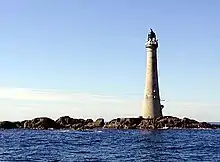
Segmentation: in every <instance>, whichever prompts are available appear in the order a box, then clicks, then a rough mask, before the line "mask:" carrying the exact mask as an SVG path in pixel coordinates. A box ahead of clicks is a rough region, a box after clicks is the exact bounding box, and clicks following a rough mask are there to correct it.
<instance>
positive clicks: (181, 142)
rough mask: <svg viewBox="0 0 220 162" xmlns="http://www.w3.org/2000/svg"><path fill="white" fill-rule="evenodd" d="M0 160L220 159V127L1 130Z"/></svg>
mask: <svg viewBox="0 0 220 162" xmlns="http://www.w3.org/2000/svg"><path fill="white" fill-rule="evenodd" d="M0 161H51V162H52V161H54V162H55V161H64V162H68V161H97V162H98V161H104V162H108V161H138V162H139V161H150V162H151V161H220V130H157V131H141V130H96V131H95V130H94V131H68V130H66V131H65V130H0Z"/></svg>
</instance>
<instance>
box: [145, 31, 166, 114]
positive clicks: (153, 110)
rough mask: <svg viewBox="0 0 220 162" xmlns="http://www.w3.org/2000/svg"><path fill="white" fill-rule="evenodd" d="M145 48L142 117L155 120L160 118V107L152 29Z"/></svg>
mask: <svg viewBox="0 0 220 162" xmlns="http://www.w3.org/2000/svg"><path fill="white" fill-rule="evenodd" d="M145 47H146V51H147V66H146V81H145V91H144V102H143V112H142V113H143V114H142V115H143V117H144V118H157V117H159V116H162V105H161V103H160V94H159V84H158V71H157V48H158V40H157V39H156V34H155V33H154V32H153V31H152V29H151V31H150V33H149V34H148V38H147V40H146V43H145Z"/></svg>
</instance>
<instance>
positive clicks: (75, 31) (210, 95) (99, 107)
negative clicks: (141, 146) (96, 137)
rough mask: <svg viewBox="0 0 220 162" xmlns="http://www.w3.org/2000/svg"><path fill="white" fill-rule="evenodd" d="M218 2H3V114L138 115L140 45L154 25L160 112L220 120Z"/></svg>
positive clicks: (142, 67)
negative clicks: (156, 45) (161, 109)
mask: <svg viewBox="0 0 220 162" xmlns="http://www.w3.org/2000/svg"><path fill="white" fill-rule="evenodd" d="M219 6H220V2H219V1H217V0H213V1H212V3H210V2H208V1H205V0H200V1H190V0H185V1H176V0H169V1H148V0H139V1H133V0H120V1H116V0H112V1H110V0H109V1H101V0H93V1H89V0H65V1H58V0H47V1H45V0H32V1H30V0H19V1H17V0H7V1H1V2H0V44H1V45H0V78H1V79H0V111H1V113H0V120H22V119H24V118H33V117H35V116H49V117H52V118H57V117H59V116H61V115H70V116H72V117H86V118H87V117H91V118H97V117H100V116H101V117H105V118H106V119H110V118H113V117H118V116H138V115H140V113H141V100H142V99H143V92H144V90H143V88H144V82H145V66H146V51H145V47H144V43H145V38H146V36H147V33H148V31H149V28H153V29H154V30H155V32H156V34H157V37H158V39H159V49H158V59H159V80H160V90H161V97H162V99H165V100H166V102H165V103H164V104H165V109H164V115H175V116H179V117H184V116H188V117H192V118H196V119H198V120H206V121H220V118H219V114H220V101H219V89H220V84H219V83H220V70H219V69H220V64H219V62H220V55H219V53H220V49H219V48H218V45H219V43H220V31H219V29H220V23H219V15H220V10H219ZM12 112H13V113H12Z"/></svg>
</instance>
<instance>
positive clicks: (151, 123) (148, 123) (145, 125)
mask: <svg viewBox="0 0 220 162" xmlns="http://www.w3.org/2000/svg"><path fill="white" fill-rule="evenodd" d="M137 128H138V129H155V128H156V122H155V119H143V120H142V121H141V122H140V124H139V125H138V126H137Z"/></svg>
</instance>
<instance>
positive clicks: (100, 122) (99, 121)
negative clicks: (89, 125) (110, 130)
mask: <svg viewBox="0 0 220 162" xmlns="http://www.w3.org/2000/svg"><path fill="white" fill-rule="evenodd" d="M104 124H105V121H104V119H103V118H99V119H97V120H96V121H95V122H94V125H95V127H103V126H104Z"/></svg>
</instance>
